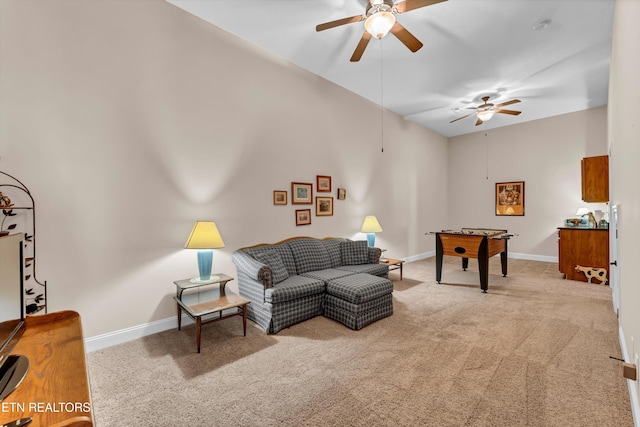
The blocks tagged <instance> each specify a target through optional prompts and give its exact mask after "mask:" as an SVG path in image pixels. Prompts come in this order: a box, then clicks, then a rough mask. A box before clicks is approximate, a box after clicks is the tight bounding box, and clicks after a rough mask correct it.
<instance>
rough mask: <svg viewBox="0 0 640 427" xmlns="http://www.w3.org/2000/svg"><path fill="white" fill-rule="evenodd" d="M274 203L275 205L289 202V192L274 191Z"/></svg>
mask: <svg viewBox="0 0 640 427" xmlns="http://www.w3.org/2000/svg"><path fill="white" fill-rule="evenodd" d="M273 204H274V205H286V204H287V192H286V191H284V190H274V191H273Z"/></svg>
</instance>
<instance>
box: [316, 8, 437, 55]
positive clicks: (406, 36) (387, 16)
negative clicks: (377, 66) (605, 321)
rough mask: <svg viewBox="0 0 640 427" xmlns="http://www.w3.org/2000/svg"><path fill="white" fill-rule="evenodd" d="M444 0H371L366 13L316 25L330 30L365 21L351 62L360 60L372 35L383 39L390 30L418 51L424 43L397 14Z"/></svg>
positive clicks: (410, 48)
mask: <svg viewBox="0 0 640 427" xmlns="http://www.w3.org/2000/svg"><path fill="white" fill-rule="evenodd" d="M443 1H446V0H405V1H402V2H398V3H395V4H394V3H393V0H369V4H368V5H367V8H366V10H365V13H364V15H356V16H351V17H349V18H343V19H338V20H337V21H331V22H325V23H324V24H320V25H316V31H323V30H328V29H329V28H334V27H339V26H340V25H346V24H352V23H354V22H360V21H365V22H364V28H365V32H364V34H363V35H362V38H361V39H360V42H359V43H358V46H356V50H355V51H354V52H353V55H352V56H351V59H350V61H351V62H358V61H359V60H360V58H361V57H362V54H363V53H364V50H365V49H366V48H367V45H368V44H369V40H371V37H372V36H373V37H375V38H377V39H381V38H383V37H384V36H386V35H387V34H388V33H389V31H391V34H393V35H394V36H396V37H397V38H398V40H400V41H401V42H402V43H403V44H404V45H405V46H406V47H408V48H409V50H410V51H411V52H416V51H418V50H419V49H420V48H421V47H422V43H421V42H420V40H418V39H417V38H416V37H415V36H414V35H413V34H411V33H410V32H409V31H408V30H407V29H406V28H404V27H403V26H402V25H400V24H399V23H398V22H396V15H398V14H400V13H404V12H409V11H410V10H414V9H419V8H421V7H425V6H430V5H432V4H436V3H440V2H443Z"/></svg>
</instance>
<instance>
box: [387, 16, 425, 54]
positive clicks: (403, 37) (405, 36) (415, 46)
mask: <svg viewBox="0 0 640 427" xmlns="http://www.w3.org/2000/svg"><path fill="white" fill-rule="evenodd" d="M391 33H393V35H394V36H396V37H397V38H398V40H400V41H401V42H402V43H403V44H404V45H405V46H406V47H408V48H409V50H410V51H411V52H416V51H418V50H420V48H421V47H422V43H421V42H420V40H418V39H417V38H416V37H415V36H414V35H413V34H411V33H410V32H409V30H407V29H406V28H405V27H403V26H402V25H400V24H399V23H397V22H396V23H395V24H393V27H391Z"/></svg>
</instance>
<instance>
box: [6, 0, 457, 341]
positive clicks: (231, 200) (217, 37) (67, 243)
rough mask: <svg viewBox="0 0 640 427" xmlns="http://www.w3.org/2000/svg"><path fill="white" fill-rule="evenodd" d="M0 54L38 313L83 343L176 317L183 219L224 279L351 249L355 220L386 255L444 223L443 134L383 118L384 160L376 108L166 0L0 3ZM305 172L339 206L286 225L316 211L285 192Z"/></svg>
mask: <svg viewBox="0 0 640 427" xmlns="http://www.w3.org/2000/svg"><path fill="white" fill-rule="evenodd" d="M0 57H1V58H2V61H1V62H0V93H1V94H2V96H0V170H3V171H6V172H8V173H10V174H11V175H13V176H16V177H18V178H19V179H20V180H22V181H23V182H24V183H25V184H26V185H27V186H28V187H29V189H30V190H31V191H32V193H33V197H34V198H35V200H36V203H37V223H38V232H37V238H38V277H39V278H40V279H41V280H46V281H47V282H48V284H49V286H48V297H49V301H48V302H49V307H48V308H49V311H57V310H62V309H71V310H76V311H78V312H79V313H80V315H81V316H82V320H83V326H84V334H85V337H94V336H98V335H103V334H109V333H111V332H114V331H120V330H126V329H127V328H135V327H137V326H139V325H148V324H157V322H161V321H163V319H171V321H175V304H174V302H173V300H172V296H173V295H175V286H174V285H173V281H174V280H179V279H183V278H187V277H191V276H193V275H195V274H196V272H197V267H196V254H195V253H194V252H191V251H188V250H184V249H182V248H183V246H184V242H185V240H186V238H187V236H188V235H189V232H190V231H191V228H192V226H193V224H194V222H195V221H196V220H201V219H202V220H214V221H216V223H217V225H218V228H219V229H220V232H221V234H222V237H223V239H224V241H225V244H226V247H225V248H224V249H221V250H216V251H215V254H214V269H215V270H218V271H222V272H225V273H228V274H230V275H235V273H236V271H235V267H234V265H233V263H232V262H231V254H232V253H233V251H234V250H235V249H238V248H240V247H243V246H247V245H252V244H256V243H260V242H274V241H279V240H282V239H285V238H288V237H291V236H295V235H310V236H315V237H325V236H345V237H352V238H360V239H362V238H364V235H362V234H360V233H359V232H358V231H359V229H360V226H361V223H362V220H363V218H364V216H365V215H371V214H373V215H376V216H377V217H378V219H379V220H380V223H381V224H382V227H383V229H384V231H383V232H382V233H379V234H378V236H377V243H378V245H379V246H381V247H384V248H386V249H388V252H387V254H388V255H389V256H391V257H394V258H404V257H408V256H414V255H420V254H426V253H429V252H430V251H433V249H434V242H433V239H432V238H429V237H430V236H425V234H424V233H425V232H426V231H430V230H432V229H437V228H443V227H445V223H446V218H447V216H446V215H447V213H446V203H447V193H446V187H447V183H446V181H447V175H446V170H447V155H448V154H447V140H446V138H444V137H443V136H440V135H438V134H436V133H434V132H432V131H429V130H427V129H425V128H422V127H420V126H418V125H416V124H414V123H411V122H408V121H405V120H403V119H402V118H400V117H399V116H396V115H394V114H391V113H388V112H386V113H385V115H384V120H385V122H384V132H385V133H384V153H381V150H380V147H381V134H380V126H378V125H377V124H378V123H379V119H380V115H381V114H380V107H378V106H376V105H373V104H371V103H370V102H368V101H366V100H364V99H362V98H360V97H358V96H356V95H354V94H352V93H350V92H347V91H346V90H344V89H343V88H341V87H338V86H336V85H334V84H332V83H330V82H328V81H326V80H323V79H321V78H319V77H317V76H315V75H312V74H311V73H309V72H307V71H305V70H302V69H300V68H297V67H295V66H292V65H291V64H288V63H286V62H284V61H282V60H281V59H279V58H275V57H273V55H270V54H268V53H266V52H264V51H261V50H259V49H258V48H256V47H255V46H253V45H250V44H248V43H246V42H244V41H242V40H240V39H238V38H237V37H235V36H232V35H230V34H228V33H225V32H224V31H222V30H220V29H218V28H216V27H214V26H213V25H211V24H208V23H206V22H204V21H202V20H200V19H198V18H196V17H194V16H192V15H191V14H189V13H187V12H185V11H183V10H181V9H179V8H177V7H175V6H173V5H171V4H169V3H167V2H165V1H162V0H136V1H121V0H101V1H99V2H89V1H74V0H71V1H68V0H48V1H46V2H31V1H22V0H2V1H1V2H0ZM372 124H373V125H372ZM316 175H329V176H331V177H332V186H333V191H332V192H331V193H330V195H331V196H333V197H334V198H335V197H336V189H337V188H338V187H343V188H346V189H347V199H346V200H344V201H341V200H335V199H334V215H333V216H332V217H316V216H315V214H312V224H311V225H308V226H299V227H296V226H295V220H294V212H295V209H300V208H310V209H312V212H314V206H312V205H304V206H299V205H296V206H293V205H291V203H290V200H291V194H290V189H291V182H292V181H301V182H311V183H313V184H314V196H316V195H318V194H316V192H315V179H316ZM273 190H287V191H288V192H289V204H288V205H287V206H274V205H273V202H272V195H273ZM229 286H230V287H231V288H236V289H237V285H236V284H235V283H234V282H231V283H230V284H229Z"/></svg>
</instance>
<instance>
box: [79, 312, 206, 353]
mask: <svg viewBox="0 0 640 427" xmlns="http://www.w3.org/2000/svg"><path fill="white" fill-rule="evenodd" d="M191 323H194V322H193V320H191V318H190V317H188V316H186V315H184V314H183V315H182V326H185V325H189V324H191ZM177 327H178V320H177V319H176V318H175V317H170V318H168V319H162V320H156V321H155V322H151V323H145V324H143V325H138V326H132V327H130V328H126V329H120V330H119V331H113V332H109V333H106V334H102V335H96V336H94V337H90V338H87V339H85V340H84V348H85V350H86V351H87V353H91V352H92V351H97V350H101V349H103V348H107V347H112V346H114V345H118V344H123V343H125V342H128V341H133V340H137V339H139V338H143V337H146V336H148V335H153V334H157V333H159V332H164V331H167V330H169V329H176V328H177Z"/></svg>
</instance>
